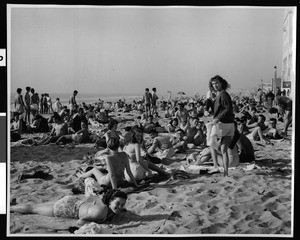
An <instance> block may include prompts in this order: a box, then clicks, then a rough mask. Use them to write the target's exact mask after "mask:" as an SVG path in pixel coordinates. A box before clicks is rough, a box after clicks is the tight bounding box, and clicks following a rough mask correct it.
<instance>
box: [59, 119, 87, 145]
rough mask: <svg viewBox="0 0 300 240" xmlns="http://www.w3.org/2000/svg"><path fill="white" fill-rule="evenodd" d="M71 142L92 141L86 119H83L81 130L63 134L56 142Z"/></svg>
mask: <svg viewBox="0 0 300 240" xmlns="http://www.w3.org/2000/svg"><path fill="white" fill-rule="evenodd" d="M70 142H75V143H87V142H90V132H89V129H88V123H87V120H85V119H82V120H81V130H79V131H78V132H76V133H73V134H66V135H63V136H61V137H60V138H59V139H57V141H56V142H55V143H56V144H60V143H70Z"/></svg>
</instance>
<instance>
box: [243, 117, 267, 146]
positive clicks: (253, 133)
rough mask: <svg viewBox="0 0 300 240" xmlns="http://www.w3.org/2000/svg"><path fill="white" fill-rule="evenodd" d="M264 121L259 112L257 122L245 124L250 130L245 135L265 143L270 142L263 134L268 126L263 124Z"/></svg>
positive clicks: (264, 118)
mask: <svg viewBox="0 0 300 240" xmlns="http://www.w3.org/2000/svg"><path fill="white" fill-rule="evenodd" d="M265 121H266V117H265V116H264V115H263V114H259V115H258V120H257V122H254V123H252V124H246V126H247V127H248V128H249V131H250V133H249V134H247V135H246V136H247V137H248V138H249V139H250V140H254V141H261V142H262V143H266V144H267V143H270V141H269V140H268V139H267V138H266V137H265V136H264V135H263V131H264V130H266V129H267V128H268V126H266V124H265Z"/></svg>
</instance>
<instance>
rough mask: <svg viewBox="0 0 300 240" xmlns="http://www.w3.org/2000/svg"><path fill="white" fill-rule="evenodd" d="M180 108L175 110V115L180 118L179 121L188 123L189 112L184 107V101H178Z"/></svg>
mask: <svg viewBox="0 0 300 240" xmlns="http://www.w3.org/2000/svg"><path fill="white" fill-rule="evenodd" d="M178 106H179V109H178V110H177V112H175V117H176V118H178V120H179V123H186V122H188V119H189V112H188V110H187V109H186V108H185V107H184V103H178Z"/></svg>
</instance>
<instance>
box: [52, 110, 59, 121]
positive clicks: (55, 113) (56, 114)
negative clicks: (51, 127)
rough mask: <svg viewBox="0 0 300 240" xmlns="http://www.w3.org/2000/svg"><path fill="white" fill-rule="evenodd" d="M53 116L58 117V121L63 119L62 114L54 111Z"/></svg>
mask: <svg viewBox="0 0 300 240" xmlns="http://www.w3.org/2000/svg"><path fill="white" fill-rule="evenodd" d="M52 118H55V119H57V120H58V121H61V116H60V115H59V114H58V113H57V112H54V113H53V115H52Z"/></svg>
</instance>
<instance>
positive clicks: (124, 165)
mask: <svg viewBox="0 0 300 240" xmlns="http://www.w3.org/2000/svg"><path fill="white" fill-rule="evenodd" d="M107 147H108V149H109V150H110V151H109V153H108V154H107V155H105V162H106V167H107V173H104V172H102V171H100V170H99V169H98V168H95V167H94V168H92V169H91V170H89V171H87V172H85V173H83V172H81V176H80V177H81V178H88V177H92V176H94V177H95V178H96V179H97V182H98V183H99V184H100V185H106V186H108V187H112V188H113V189H118V188H119V187H120V185H121V184H122V183H124V181H125V180H126V179H125V175H124V170H126V173H127V174H128V176H129V178H130V180H131V181H132V182H133V184H134V185H135V186H136V187H139V185H138V184H137V183H136V181H135V178H134V176H133V174H132V172H131V169H130V166H129V160H128V156H127V154H126V153H125V152H118V148H119V139H118V138H113V137H111V138H109V139H108V141H107Z"/></svg>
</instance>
